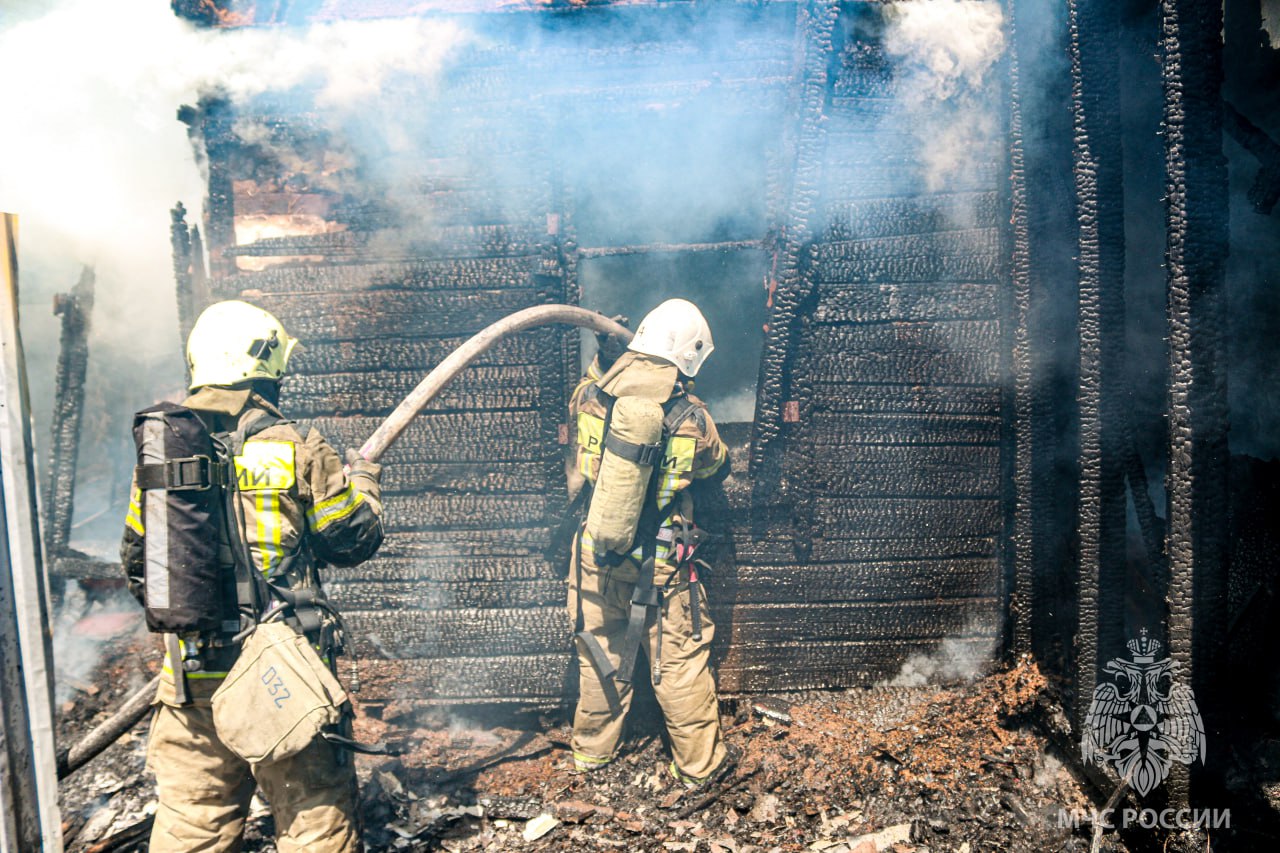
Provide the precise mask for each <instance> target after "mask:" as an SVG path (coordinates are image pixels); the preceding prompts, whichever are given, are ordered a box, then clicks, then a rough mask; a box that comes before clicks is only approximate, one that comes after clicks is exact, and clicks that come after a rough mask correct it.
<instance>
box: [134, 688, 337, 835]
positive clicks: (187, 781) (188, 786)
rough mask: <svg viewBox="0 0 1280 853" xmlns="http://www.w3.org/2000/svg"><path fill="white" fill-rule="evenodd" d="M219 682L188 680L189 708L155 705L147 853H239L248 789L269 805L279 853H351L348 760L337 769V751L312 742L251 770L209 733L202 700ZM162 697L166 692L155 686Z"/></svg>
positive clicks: (209, 723) (322, 742)
mask: <svg viewBox="0 0 1280 853" xmlns="http://www.w3.org/2000/svg"><path fill="white" fill-rule="evenodd" d="M221 683H222V682H221V681H220V680H211V681H203V682H202V681H200V680H195V679H192V680H189V681H188V685H189V687H190V690H191V694H192V698H193V699H194V702H193V703H192V704H191V705H187V706H185V707H175V706H173V705H169V704H164V703H163V702H161V703H159V704H157V705H156V708H155V716H154V717H152V720H151V735H150V741H149V742H148V744H147V768H148V769H149V770H151V771H152V772H153V773H155V775H156V788H157V791H158V793H159V798H160V805H159V808H158V809H157V810H156V821H155V826H154V827H153V828H152V830H151V848H150V849H151V851H152V853H171V851H172V853H196V851H224V850H225V851H236V850H239V849H240V846H241V842H242V835H243V832H244V822H245V818H246V817H247V816H248V813H249V802H250V800H251V799H252V798H253V792H254V788H255V783H256V784H257V785H261V786H262V791H263V793H264V794H265V795H266V798H267V801H268V802H269V803H270V805H271V813H272V814H273V815H274V816H275V821H276V847H277V849H278V850H280V851H281V853H303V851H312V853H350V851H356V850H359V849H360V841H359V833H358V830H357V821H356V820H355V815H356V777H355V769H354V767H353V765H352V762H351V760H350V757H349V756H347V757H346V761H345V763H340V761H339V755H338V753H337V750H336V749H335V748H334V747H333V746H332V745H331V744H329V742H328V741H325V740H321V739H317V740H316V741H315V742H314V743H312V744H311V745H310V746H309V747H307V748H306V749H304V750H303V751H302V752H300V753H298V754H297V755H295V756H294V757H292V758H289V759H286V760H284V761H278V762H276V763H274V764H271V765H260V766H258V767H257V768H251V767H250V766H249V764H248V763H246V762H245V761H243V760H242V759H240V757H239V756H237V755H236V754H235V753H233V752H232V751H231V750H229V749H227V748H226V747H225V746H224V745H223V744H222V741H221V740H220V739H219V738H218V733H217V732H216V731H215V730H214V726H213V711H212V709H211V707H210V704H209V698H210V697H211V696H212V695H213V691H214V690H215V689H216V688H217V686H218V685H219V684H221ZM166 690H168V691H171V690H172V687H171V686H169V685H167V684H162V686H161V693H162V694H163V693H164V692H165V691H166ZM170 695H171V694H170Z"/></svg>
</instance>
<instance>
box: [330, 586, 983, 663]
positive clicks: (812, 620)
mask: <svg viewBox="0 0 1280 853" xmlns="http://www.w3.org/2000/svg"><path fill="white" fill-rule="evenodd" d="M407 604H412V602H407ZM730 609H732V611H733V612H732V614H730V613H729V612H728V611H729V610H730ZM711 615H712V618H713V619H715V620H716V622H717V623H719V624H724V625H732V629H731V633H732V636H730V637H726V640H727V641H728V642H729V645H730V647H731V648H732V649H733V650H734V651H735V652H737V653H739V654H740V653H741V652H742V651H743V650H747V649H765V650H767V649H769V648H771V647H772V646H774V645H775V644H778V643H786V642H792V641H803V642H812V643H815V644H820V643H824V642H849V641H855V642H856V641H863V642H871V641H884V640H908V639H913V640H941V639H944V638H947V637H955V636H962V635H964V634H966V633H968V634H983V635H995V634H996V632H997V631H998V628H999V625H1000V623H1001V619H1002V618H1003V617H1002V614H1001V609H1000V606H999V601H998V599H995V598H992V597H977V598H963V599H950V600H930V601H901V602H886V603H881V602H870V603H868V602H853V603H850V602H834V603H829V604H827V605H826V606H824V607H821V608H810V609H804V608H801V609H799V610H797V608H796V607H795V605H794V604H790V603H788V604H744V605H736V606H732V605H730V604H729V603H726V602H716V601H712V602H711ZM343 619H344V621H346V622H347V623H348V624H349V625H350V627H351V631H352V633H353V634H354V635H355V636H356V637H357V638H361V637H365V636H373V637H379V638H381V640H380V642H381V643H382V644H383V645H384V646H385V647H386V648H387V649H388V650H389V651H393V652H394V653H395V654H396V655H397V656H401V657H414V658H439V657H460V656H464V655H468V654H478V655H499V654H503V653H505V652H507V651H509V650H510V649H513V648H519V649H521V651H522V652H524V653H526V654H539V653H544V652H553V651H560V650H563V649H564V643H565V638H566V636H567V635H568V631H569V613H568V610H567V609H566V608H565V607H564V606H563V605H560V604H557V605H555V606H549V607H511V608H497V609H489V608H463V609H452V608H447V607H445V608H435V609H427V608H425V607H422V603H420V604H419V608H412V607H404V608H399V609H395V610H384V609H378V610H354V609H348V610H347V611H346V612H344V613H343ZM357 644H358V646H359V644H360V640H359V639H357ZM371 651H374V649H373V648H372V647H369V646H364V647H363V648H361V651H360V654H362V655H364V654H368V653H369V652H371Z"/></svg>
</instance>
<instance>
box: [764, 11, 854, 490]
mask: <svg viewBox="0 0 1280 853" xmlns="http://www.w3.org/2000/svg"><path fill="white" fill-rule="evenodd" d="M796 16H797V17H796V43H797V45H798V48H799V49H798V53H799V55H800V57H801V58H800V62H799V68H798V69H797V70H798V71H799V73H800V84H799V91H798V95H797V97H796V101H795V117H794V121H795V124H796V125H798V127H799V130H798V131H797V132H796V141H795V167H794V170H793V178H792V186H791V194H790V200H789V204H788V206H787V217H786V221H785V222H784V223H783V228H784V231H785V234H786V238H785V240H784V241H783V243H782V245H781V246H780V247H779V248H778V249H777V252H776V255H775V258H774V272H773V274H772V278H773V292H772V295H771V300H770V307H771V308H772V311H771V312H770V316H769V328H768V331H767V332H766V333H765V344H764V356H763V358H762V359H761V363H760V375H759V379H758V381H757V383H756V410H755V419H754V421H755V432H754V433H753V434H752V438H751V473H752V476H753V477H754V478H755V482H754V484H753V494H754V503H755V504H756V505H762V504H767V503H769V502H770V501H772V500H773V499H774V497H775V495H776V493H777V491H778V489H779V487H780V485H781V478H782V454H783V452H784V450H785V448H784V447H782V446H781V439H782V437H783V434H784V426H783V419H782V409H783V404H784V403H786V402H787V400H788V399H789V396H790V392H791V389H790V377H789V376H788V370H789V365H790V361H791V355H792V349H793V348H794V346H795V336H796V334H797V332H798V328H797V321H798V319H799V317H800V316H801V313H802V306H803V305H804V304H805V303H806V302H807V300H808V299H809V291H810V287H811V284H810V281H809V279H808V276H807V274H806V270H805V269H804V268H803V267H804V261H806V260H807V258H806V257H805V256H806V255H807V252H806V246H807V245H808V243H809V242H810V240H811V239H812V235H813V228H814V225H815V223H813V222H812V221H811V219H812V216H813V214H814V213H815V206H816V204H817V201H818V196H819V185H820V183H821V181H822V163H823V152H824V150H825V138H824V127H823V119H824V115H825V112H826V100H827V89H828V85H829V76H830V66H831V61H830V60H831V53H832V47H833V41H832V37H833V33H834V29H835V24H836V19H837V17H838V16H839V4H838V3H835V2H831V0H819V2H813V3H798V4H796Z"/></svg>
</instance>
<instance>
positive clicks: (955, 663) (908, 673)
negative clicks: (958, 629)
mask: <svg viewBox="0 0 1280 853" xmlns="http://www.w3.org/2000/svg"><path fill="white" fill-rule="evenodd" d="M983 630H984V629H983V627H982V626H981V625H978V624H974V625H973V626H972V628H971V629H970V630H966V631H964V632H962V633H961V634H960V635H958V636H955V637H948V638H946V639H945V640H943V641H942V643H941V644H940V645H939V646H938V648H937V649H936V650H935V651H933V652H931V653H924V652H919V653H916V654H913V655H911V656H910V657H908V658H907V659H906V661H905V662H904V663H903V664H902V668H901V669H900V670H898V674H897V675H895V676H894V677H893V678H891V679H889V680H888V681H886V682H884V684H885V685H887V686H889V687H923V686H925V685H926V684H948V683H952V682H957V681H964V682H969V681H973V680H974V679H975V678H977V677H978V676H980V675H982V674H983V672H984V671H985V670H986V668H987V667H988V666H990V665H991V663H992V662H993V661H994V660H995V654H996V638H995V637H991V636H986V637H984V636H982V632H983ZM986 630H989V629H986Z"/></svg>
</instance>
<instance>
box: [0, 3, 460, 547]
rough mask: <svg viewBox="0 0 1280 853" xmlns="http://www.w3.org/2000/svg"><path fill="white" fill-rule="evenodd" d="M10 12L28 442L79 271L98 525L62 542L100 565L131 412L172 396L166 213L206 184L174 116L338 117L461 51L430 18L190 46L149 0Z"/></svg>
mask: <svg viewBox="0 0 1280 853" xmlns="http://www.w3.org/2000/svg"><path fill="white" fill-rule="evenodd" d="M7 6H8V7H11V8H7V9H6V11H5V12H4V13H3V17H0V76H2V77H3V79H5V80H6V81H7V82H6V85H5V86H4V87H0V115H3V116H4V124H5V132H4V133H3V134H0V209H3V210H5V211H8V212H14V213H17V214H19V216H20V222H21V233H20V243H19V257H20V262H21V265H22V305H23V311H24V316H23V325H24V327H25V328H26V330H27V334H26V336H25V337H26V342H27V346H28V369H29V371H30V372H31V384H32V388H33V391H34V394H33V397H34V399H33V406H34V407H35V414H36V417H37V424H38V428H37V437H38V440H39V441H41V442H44V441H45V440H46V439H47V435H48V429H47V424H48V419H49V416H50V415H49V413H50V410H51V407H52V388H53V382H52V375H53V365H54V361H55V359H56V356H57V353H56V331H55V329H56V326H55V324H54V322H53V320H52V316H51V311H50V310H49V308H48V306H49V305H50V304H51V302H50V300H51V297H52V295H53V294H54V293H58V292H63V291H67V290H70V288H71V286H72V285H74V283H75V282H76V280H77V278H78V276H79V272H80V268H81V266H82V265H86V264H87V265H91V266H93V267H94V268H95V271H96V274H97V292H96V304H95V308H94V317H93V334H92V337H91V339H90V375H89V381H88V388H87V390H86V410H85V423H86V430H85V434H84V436H83V440H82V445H81V451H80V459H81V472H80V473H81V480H82V482H88V483H90V484H91V485H92V486H93V488H92V489H91V490H89V491H86V492H84V493H82V494H78V495H77V497H78V498H79V499H80V500H79V506H78V511H77V517H78V518H81V519H82V520H83V519H85V518H88V517H90V516H93V517H96V518H97V522H96V523H87V524H85V526H84V527H82V528H80V529H78V531H77V534H76V535H77V537H78V539H79V541H78V542H77V543H76V544H77V547H81V548H82V549H84V550H87V551H90V552H92V553H94V554H96V555H99V556H102V557H104V558H108V559H110V558H112V556H113V552H114V549H115V541H117V540H118V537H119V526H120V518H121V517H122V516H123V500H124V499H125V498H126V496H125V494H124V493H125V492H126V491H127V488H126V487H127V480H128V471H129V469H130V468H131V467H132V464H131V462H132V460H131V456H132V450H131V446H130V444H129V439H128V435H129V416H130V413H131V412H133V411H135V410H137V409H139V408H141V407H143V406H145V405H148V404H149V403H151V402H153V401H154V400H156V399H158V398H161V397H165V396H170V397H171V396H174V395H175V394H178V393H180V392H181V389H182V387H183V360H182V351H181V342H180V341H179V339H178V333H177V309H176V304H175V300H174V289H173V288H174V284H173V270H172V260H171V250H170V245H169V222H170V219H169V213H168V212H169V209H170V208H171V207H173V205H174V203H175V202H177V201H182V202H184V203H185V204H186V205H187V207H188V208H189V209H190V210H191V212H192V214H193V216H192V217H191V220H192V221H193V222H196V223H198V222H200V215H199V208H200V205H201V201H202V199H203V198H204V196H205V193H206V182H205V176H204V175H202V173H201V169H200V166H199V164H197V162H196V160H195V157H194V156H193V152H192V146H191V141H190V140H189V138H188V136H187V130H186V128H185V127H184V126H183V125H182V124H181V123H179V122H178V121H177V120H176V117H175V116H176V110H177V108H178V107H179V106H181V105H182V104H186V103H194V102H196V101H197V100H198V99H199V97H200V96H201V95H202V94H203V93H207V92H215V91H216V92H219V93H221V94H222V95H224V96H227V97H230V98H231V99H233V100H244V99H248V98H251V97H254V96H258V95H261V94H262V93H265V92H268V91H279V90H282V89H288V88H291V87H298V86H303V85H306V86H310V87H312V88H313V89H314V91H315V98H316V101H317V103H319V104H321V105H324V106H325V107H327V108H328V109H330V110H331V113H332V114H333V115H334V116H336V117H339V119H340V118H341V117H342V116H345V115H347V114H349V113H350V111H352V110H355V109H358V108H360V107H361V105H363V104H365V103H367V102H368V101H370V100H371V99H373V98H374V96H375V95H376V94H377V93H378V91H379V90H380V88H381V87H383V86H386V85H388V84H389V81H390V80H391V78H392V77H393V76H394V75H395V74H396V73H397V72H403V73H406V74H411V75H414V76H415V78H416V79H418V80H420V81H421V80H428V81H429V80H431V79H432V78H433V75H435V74H436V73H437V72H438V70H439V69H440V67H441V65H442V63H443V62H444V59H445V57H446V55H447V54H448V53H449V51H450V50H451V49H452V48H453V47H455V46H456V45H458V44H461V43H463V42H465V40H466V36H465V34H463V33H462V32H461V31H460V30H459V29H458V27H457V26H456V25H455V24H452V23H449V22H428V21H369V22H361V23H339V24H334V25H329V26H316V27H312V28H309V29H305V30H287V29H280V28H276V29H270V30H252V31H249V30H246V31H233V32H212V31H200V30H197V29H195V28H194V27H193V26H192V25H190V24H189V23H187V22H184V21H182V20H180V19H178V18H177V17H176V16H175V15H174V14H173V12H172V11H171V10H170V9H169V8H168V4H165V3H156V2H151V0H120V2H113V3H101V2H95V0H65V2H44V3H39V2H25V3H19V4H7ZM103 502H105V504H104V503H103ZM104 509H105V510H107V511H105V512H104V511H103V510H104Z"/></svg>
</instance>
